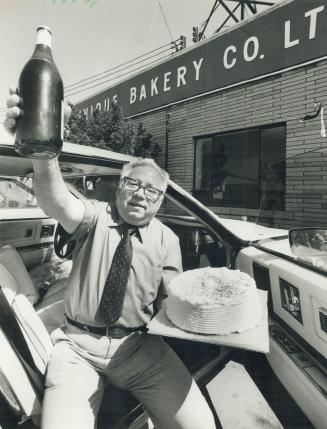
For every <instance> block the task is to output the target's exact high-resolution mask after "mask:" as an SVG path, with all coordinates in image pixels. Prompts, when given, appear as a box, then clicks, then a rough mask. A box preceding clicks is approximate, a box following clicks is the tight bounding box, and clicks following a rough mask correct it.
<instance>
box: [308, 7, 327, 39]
mask: <svg viewBox="0 0 327 429" xmlns="http://www.w3.org/2000/svg"><path fill="white" fill-rule="evenodd" d="M324 9H325V6H320V7H316V8H315V9H312V10H309V11H308V12H306V13H305V14H304V16H305V17H306V18H310V27H309V39H310V40H311V39H314V38H315V37H316V28H317V15H318V13H319V12H322V11H323V10H324Z"/></svg>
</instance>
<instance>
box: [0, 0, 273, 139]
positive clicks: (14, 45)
mask: <svg viewBox="0 0 327 429" xmlns="http://www.w3.org/2000/svg"><path fill="white" fill-rule="evenodd" d="M275 2H278V0H275ZM213 5H214V0H0V58H1V70H0V138H1V139H3V138H6V139H8V134H7V133H6V132H4V130H3V126H2V122H3V120H4V114H5V107H6V100H7V98H8V88H9V86H10V85H12V84H17V82H18V79H19V75H20V72H21V70H22V68H23V66H24V64H25V63H26V62H27V61H28V59H29V57H30V56H31V55H32V53H33V50H34V45H35V38H36V28H37V26H38V25H47V26H48V27H50V28H51V30H52V33H53V38H52V51H53V57H54V61H55V63H56V65H57V67H58V69H59V71H60V74H61V77H62V79H63V82H64V86H68V85H71V84H73V83H76V82H78V81H80V80H83V79H85V78H88V77H90V76H93V75H96V74H99V73H102V72H104V71H105V70H108V69H111V68H112V67H115V66H117V65H120V64H122V63H123V62H126V61H129V60H131V59H133V58H135V57H138V56H140V55H142V54H145V53H147V52H149V51H151V50H153V49H157V48H159V47H161V46H163V45H166V44H168V43H169V42H171V41H172V40H174V39H177V38H179V37H180V36H181V35H185V36H186V40H187V47H190V46H192V45H193V42H192V27H193V26H196V25H201V23H202V22H203V21H204V20H205V19H206V18H207V17H208V15H209V13H210V11H211V9H212V7H213ZM225 17H226V15H225V13H224V12H223V11H222V10H221V8H220V10H217V12H215V14H214V16H213V18H212V20H211V24H210V26H209V27H208V31H207V35H208V36H210V35H211V34H213V33H214V31H215V29H216V28H218V27H219V25H220V23H221V22H222V21H221V20H222V19H224V18H225ZM166 54H167V53H166ZM166 54H165V55H166ZM107 85H110V83H109V84H107ZM103 88H104V87H99V88H95V89H93V90H92V91H93V93H96V92H99V91H100V90H102V89H103ZM90 94H91V93H90V92H89V91H88V92H82V93H79V94H76V95H75V96H72V97H69V101H71V102H73V103H76V102H78V101H79V100H82V99H83V98H86V97H87V96H89V95H90Z"/></svg>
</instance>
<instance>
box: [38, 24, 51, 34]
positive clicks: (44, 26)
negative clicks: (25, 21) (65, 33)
mask: <svg viewBox="0 0 327 429" xmlns="http://www.w3.org/2000/svg"><path fill="white" fill-rule="evenodd" d="M41 29H43V30H47V31H49V33H50V34H51V35H52V31H51V29H50V28H49V27H47V26H46V25H39V26H38V27H37V29H36V31H39V30H41Z"/></svg>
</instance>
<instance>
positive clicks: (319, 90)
mask: <svg viewBox="0 0 327 429" xmlns="http://www.w3.org/2000/svg"><path fill="white" fill-rule="evenodd" d="M295 3H296V5H295ZM326 36H327V10H326V8H325V5H324V1H323V0H287V1H284V2H282V3H280V4H278V5H277V6H275V7H272V8H271V9H269V10H268V11H267V12H265V13H263V14H260V15H257V16H256V17H254V18H252V19H249V20H248V21H245V22H243V23H240V24H238V25H236V26H234V27H233V28H232V29H230V30H228V31H225V32H223V33H221V34H218V35H217V36H214V37H212V38H210V39H208V40H206V41H204V42H200V43H199V44H197V45H195V46H194V47H192V48H189V49H186V50H184V51H182V52H180V53H178V54H176V55H174V57H173V58H172V59H170V60H169V61H165V62H163V63H161V64H159V65H156V66H155V67H153V68H152V69H148V70H146V71H144V72H142V73H139V74H138V75H135V76H133V77H131V78H129V79H128V80H126V81H124V82H121V83H120V84H118V85H115V86H114V87H112V88H109V89H108V90H106V91H102V92H101V93H99V94H97V95H95V96H93V97H92V98H89V99H88V100H84V101H83V102H81V103H80V104H79V105H78V107H79V108H80V109H81V110H84V111H85V113H86V114H90V112H91V111H92V110H93V109H95V108H100V109H106V108H108V106H109V104H110V100H111V99H112V98H117V99H118V100H119V101H120V102H121V104H122V106H123V110H124V114H125V117H127V118H130V119H131V120H132V121H135V122H140V121H142V122H143V123H144V125H145V128H146V129H147V130H148V131H150V132H151V133H152V134H153V135H154V138H155V139H156V140H157V141H158V142H159V144H160V145H161V147H162V153H161V155H160V158H159V159H158V162H159V164H160V165H162V166H163V167H165V168H166V169H167V170H168V172H169V173H170V175H171V178H172V179H173V180H174V181H175V182H177V183H178V184H179V185H181V186H182V187H183V188H184V189H186V190H188V191H189V192H191V193H193V194H194V195H195V196H196V197H197V198H198V199H199V200H200V201H202V202H203V203H204V204H205V205H207V206H208V207H210V208H211V209H212V210H213V211H214V212H215V213H217V214H219V215H221V216H223V217H232V218H238V219H239V218H241V217H242V216H246V217H247V218H248V220H252V221H258V222H259V223H261V224H264V225H269V226H276V227H286V228H290V227H295V226H327V138H326V136H325V133H324V131H325V130H324V125H325V124H324V122H325V121H324V105H326V104H327V45H326V43H325V40H326ZM326 124H327V122H326ZM326 126H327V125H326ZM169 209H170V207H169V205H167V206H166V210H169Z"/></svg>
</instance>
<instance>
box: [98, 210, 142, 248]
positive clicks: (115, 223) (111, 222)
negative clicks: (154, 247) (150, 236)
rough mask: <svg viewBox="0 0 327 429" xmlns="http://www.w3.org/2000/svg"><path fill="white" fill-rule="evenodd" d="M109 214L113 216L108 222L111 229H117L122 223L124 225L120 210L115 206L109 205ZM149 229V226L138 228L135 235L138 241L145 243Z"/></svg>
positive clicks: (109, 217)
mask: <svg viewBox="0 0 327 429" xmlns="http://www.w3.org/2000/svg"><path fill="white" fill-rule="evenodd" d="M107 213H110V215H111V216H108V222H107V225H108V226H109V228H115V227H118V226H120V225H121V224H122V223H124V221H123V220H122V218H121V217H120V216H119V214H118V210H117V208H116V206H115V205H111V204H110V203H108V205H107ZM147 229H148V224H147V225H141V226H137V227H136V233H135V235H137V237H138V239H139V240H140V241H141V242H142V243H144V239H145V236H146V232H147Z"/></svg>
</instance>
